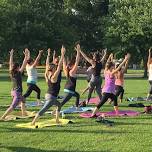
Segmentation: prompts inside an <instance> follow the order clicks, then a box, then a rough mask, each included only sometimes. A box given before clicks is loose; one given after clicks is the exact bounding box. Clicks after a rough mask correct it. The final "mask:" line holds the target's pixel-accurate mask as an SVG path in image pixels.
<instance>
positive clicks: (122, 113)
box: [80, 110, 140, 118]
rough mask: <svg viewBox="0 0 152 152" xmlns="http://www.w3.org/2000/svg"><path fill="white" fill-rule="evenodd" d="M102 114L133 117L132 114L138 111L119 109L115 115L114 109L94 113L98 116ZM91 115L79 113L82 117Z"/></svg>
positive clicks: (134, 114)
mask: <svg viewBox="0 0 152 152" xmlns="http://www.w3.org/2000/svg"><path fill="white" fill-rule="evenodd" d="M102 114H104V115H105V116H106V117H118V116H128V117H133V116H137V115H139V114H140V113H139V112H137V111H132V110H124V111H119V114H118V115H116V113H115V111H111V112H99V113H97V114H96V115H97V116H100V115H102ZM91 115H92V113H82V114H80V117H82V118H90V117H91Z"/></svg>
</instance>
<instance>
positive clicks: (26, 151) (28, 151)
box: [0, 146, 111, 152]
mask: <svg viewBox="0 0 152 152" xmlns="http://www.w3.org/2000/svg"><path fill="white" fill-rule="evenodd" d="M0 148H5V149H8V150H11V151H12V152H69V150H68V151H67V150H63V149H61V150H42V149H37V148H31V147H15V146H14V147H13V146H0ZM70 152H111V151H110V150H106V151H102V150H100V151H94V150H90V151H80V150H70Z"/></svg>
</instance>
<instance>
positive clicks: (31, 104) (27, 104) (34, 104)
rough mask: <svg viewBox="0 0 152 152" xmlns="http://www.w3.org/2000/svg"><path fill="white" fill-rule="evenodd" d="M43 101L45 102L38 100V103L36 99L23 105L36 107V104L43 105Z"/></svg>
mask: <svg viewBox="0 0 152 152" xmlns="http://www.w3.org/2000/svg"><path fill="white" fill-rule="evenodd" d="M44 103H45V102H40V103H39V104H38V102H37V101H33V102H30V101H29V102H26V103H25V105H26V106H27V107H38V106H43V105H44Z"/></svg>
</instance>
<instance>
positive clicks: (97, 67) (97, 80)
mask: <svg viewBox="0 0 152 152" xmlns="http://www.w3.org/2000/svg"><path fill="white" fill-rule="evenodd" d="M80 53H81V54H82V56H83V57H84V58H85V59H86V60H87V61H88V62H89V63H90V64H91V66H92V68H93V74H92V77H91V80H90V87H89V94H88V99H87V101H86V104H88V103H89V101H90V98H91V96H92V92H93V90H94V89H95V90H96V92H97V94H98V97H99V99H100V100H101V98H102V95H101V84H102V78H101V76H100V73H101V70H102V62H103V61H104V59H105V57H106V50H104V55H103V58H102V59H100V55H99V53H95V54H94V55H93V59H91V58H89V57H87V56H86V54H85V53H84V52H82V51H81V50H80Z"/></svg>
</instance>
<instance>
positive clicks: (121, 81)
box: [115, 71, 124, 87]
mask: <svg viewBox="0 0 152 152" xmlns="http://www.w3.org/2000/svg"><path fill="white" fill-rule="evenodd" d="M115 76H116V80H115V85H118V86H122V87H123V85H124V74H123V73H122V72H121V71H118V73H117V74H116V75H115Z"/></svg>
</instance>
